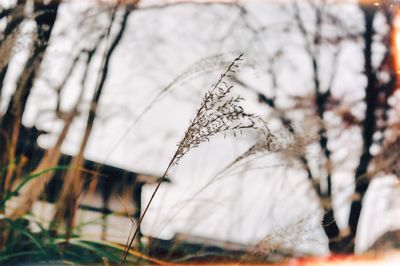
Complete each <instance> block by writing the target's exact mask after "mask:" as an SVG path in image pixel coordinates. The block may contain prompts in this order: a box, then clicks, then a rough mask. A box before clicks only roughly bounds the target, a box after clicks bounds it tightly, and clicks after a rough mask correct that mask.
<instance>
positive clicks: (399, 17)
mask: <svg viewBox="0 0 400 266" xmlns="http://www.w3.org/2000/svg"><path fill="white" fill-rule="evenodd" d="M392 47H393V58H394V67H395V70H396V72H397V74H400V58H399V56H400V9H399V8H398V9H397V10H396V14H395V16H394V20H393V33H392Z"/></svg>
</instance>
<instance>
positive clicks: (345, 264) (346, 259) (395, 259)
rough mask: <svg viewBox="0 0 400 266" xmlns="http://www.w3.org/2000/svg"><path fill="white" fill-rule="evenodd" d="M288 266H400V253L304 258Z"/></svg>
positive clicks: (287, 265)
mask: <svg viewBox="0 0 400 266" xmlns="http://www.w3.org/2000/svg"><path fill="white" fill-rule="evenodd" d="M283 265H286V266H373V265H379V266H397V265H400V252H395V251H392V252H387V253H382V254H366V255H359V256H357V255H354V256H339V255H337V256H330V257H327V258H320V259H318V258H304V259H299V260H293V261H290V262H288V263H287V264H283ZM283 265H282V266H283Z"/></svg>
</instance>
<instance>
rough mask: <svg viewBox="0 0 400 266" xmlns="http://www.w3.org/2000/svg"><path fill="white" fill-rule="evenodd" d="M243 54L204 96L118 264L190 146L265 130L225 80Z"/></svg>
mask: <svg viewBox="0 0 400 266" xmlns="http://www.w3.org/2000/svg"><path fill="white" fill-rule="evenodd" d="M242 57H243V54H241V55H239V56H238V57H236V58H235V59H234V60H233V61H232V63H231V64H230V65H229V66H228V68H227V69H226V71H225V72H224V73H223V74H222V75H221V76H220V78H219V79H218V81H217V82H216V83H215V84H214V85H213V86H212V87H211V89H210V90H209V91H208V92H206V94H205V95H204V97H203V100H202V103H201V105H200V108H199V109H198V110H197V113H196V116H195V118H194V119H193V120H192V121H191V122H190V125H189V127H188V129H187V130H186V132H185V135H184V137H183V138H182V140H181V141H180V142H179V144H178V148H177V150H176V152H175V154H174V156H172V159H171V160H170V162H169V164H168V166H167V168H166V169H165V172H164V174H163V177H162V178H161V179H160V181H159V182H158V183H157V186H156V188H155V189H154V191H153V193H152V195H151V196H150V200H149V202H148V203H147V205H146V207H145V209H144V211H143V214H142V215H141V217H140V219H139V222H138V225H137V228H136V230H135V233H134V234H133V237H132V238H131V240H130V242H129V245H128V247H127V249H126V252H125V254H124V257H123V259H122V261H121V265H123V264H124V263H125V261H126V257H127V255H128V253H129V250H130V249H131V247H132V245H133V242H134V240H135V238H136V236H137V235H138V233H139V228H140V225H141V224H142V221H143V219H144V217H145V216H146V213H147V211H148V210H149V207H150V205H151V203H152V202H153V200H154V197H155V195H156V194H157V191H158V190H159V188H160V186H161V183H162V181H163V180H164V179H165V178H166V177H167V175H168V172H169V170H170V169H171V167H172V166H174V165H176V164H178V162H179V160H180V159H182V157H183V156H185V155H186V154H187V153H188V152H189V151H190V150H191V149H193V148H195V147H197V146H198V145H200V143H202V142H205V141H209V140H210V138H211V137H212V136H214V135H216V134H219V133H224V134H226V133H228V132H233V134H234V135H236V133H237V132H242V130H245V129H257V130H260V129H264V130H265V128H267V127H266V124H265V122H264V121H263V120H262V119H261V118H260V117H259V116H257V115H255V114H250V113H246V112H245V111H244V109H243V107H242V106H241V105H240V103H241V101H242V100H243V98H241V97H240V96H237V97H233V96H231V91H232V87H233V86H230V85H228V84H227V83H226V81H225V80H226V79H228V78H230V77H231V76H232V75H233V74H234V73H235V72H236V70H237V69H238V67H239V66H238V63H239V62H240V61H242V60H243V59H242Z"/></svg>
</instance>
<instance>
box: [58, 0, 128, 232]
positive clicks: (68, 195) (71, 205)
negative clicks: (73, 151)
mask: <svg viewBox="0 0 400 266" xmlns="http://www.w3.org/2000/svg"><path fill="white" fill-rule="evenodd" d="M115 12H116V9H115V10H114V11H113V14H112V20H111V24H110V27H109V29H108V33H107V36H108V35H109V34H110V32H111V28H112V25H113V21H114V16H115ZM130 12H131V9H130V8H129V7H125V10H124V13H123V15H122V20H121V23H120V28H119V30H118V33H117V34H116V36H115V38H114V39H113V41H112V43H111V44H110V47H109V48H108V49H107V51H106V53H105V55H104V57H103V62H102V68H101V70H100V74H99V77H98V83H97V87H96V90H95V92H94V95H93V99H92V101H91V104H90V109H89V115H88V118H87V122H86V129H85V132H84V135H83V138H82V142H81V145H80V148H79V152H78V154H77V155H76V156H75V157H74V159H73V160H72V162H71V164H70V169H69V170H68V172H67V175H66V177H65V183H64V186H63V190H62V191H61V196H60V202H58V204H57V210H56V214H55V216H54V222H55V224H57V223H59V222H61V221H65V225H66V230H67V231H66V234H67V238H68V236H69V235H70V233H71V229H72V227H73V221H74V218H75V212H76V209H77V203H78V202H77V201H78V198H79V195H80V193H81V192H82V186H83V180H82V178H81V167H82V164H83V160H84V158H83V155H84V151H85V148H86V146H87V143H88V141H89V138H90V135H91V133H92V129H93V126H94V121H95V118H96V110H97V106H98V105H99V101H100V96H101V94H102V92H103V88H104V85H105V81H106V78H107V75H108V70H109V65H110V62H111V57H112V55H113V53H114V51H115V49H116V48H117V46H118V44H119V43H120V41H121V40H122V36H123V33H124V31H125V29H126V26H127V22H128V18H129V14H130Z"/></svg>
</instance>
